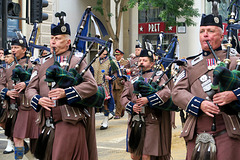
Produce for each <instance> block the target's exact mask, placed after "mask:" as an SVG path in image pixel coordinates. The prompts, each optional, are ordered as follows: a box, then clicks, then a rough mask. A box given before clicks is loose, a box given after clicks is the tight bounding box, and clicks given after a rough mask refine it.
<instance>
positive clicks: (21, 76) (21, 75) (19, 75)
mask: <svg viewBox="0 0 240 160" xmlns="http://www.w3.org/2000/svg"><path fill="white" fill-rule="evenodd" d="M30 77H31V70H29V71H26V70H24V69H23V68H22V66H21V65H16V66H15V68H14V69H13V70H12V80H13V81H15V82H17V81H20V82H25V81H28V80H29V79H30Z"/></svg>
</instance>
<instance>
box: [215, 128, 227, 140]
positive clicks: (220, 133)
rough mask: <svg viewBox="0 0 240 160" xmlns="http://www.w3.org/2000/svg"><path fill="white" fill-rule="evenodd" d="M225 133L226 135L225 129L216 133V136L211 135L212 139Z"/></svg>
mask: <svg viewBox="0 0 240 160" xmlns="http://www.w3.org/2000/svg"><path fill="white" fill-rule="evenodd" d="M225 133H227V130H226V129H224V130H222V131H221V132H218V133H216V134H213V137H214V138H215V137H218V136H221V135H223V134H225Z"/></svg>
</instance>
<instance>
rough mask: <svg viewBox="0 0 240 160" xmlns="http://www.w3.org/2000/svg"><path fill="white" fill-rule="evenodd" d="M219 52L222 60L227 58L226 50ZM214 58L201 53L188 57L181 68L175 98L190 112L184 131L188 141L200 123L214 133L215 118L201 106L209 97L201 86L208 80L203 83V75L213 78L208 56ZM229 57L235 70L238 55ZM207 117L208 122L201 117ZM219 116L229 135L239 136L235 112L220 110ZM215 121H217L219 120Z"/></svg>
mask: <svg viewBox="0 0 240 160" xmlns="http://www.w3.org/2000/svg"><path fill="white" fill-rule="evenodd" d="M216 54H217V56H218V58H220V60H221V61H223V59H225V58H226V52H225V51H222V50H220V51H216ZM212 58H214V57H213V54H209V55H206V56H204V53H203V54H199V55H198V56H196V57H195V58H191V59H188V63H187V66H186V67H183V68H182V69H183V71H182V72H180V74H179V76H178V78H177V80H176V82H175V83H176V84H175V86H174V87H173V90H172V99H173V102H174V104H176V105H177V106H178V107H180V108H182V109H184V110H186V112H188V113H189V116H188V118H187V121H186V123H185V125H184V128H183V131H182V134H181V136H182V137H184V138H185V140H186V141H188V140H192V139H193V138H194V135H195V131H196V129H197V128H198V129H199V127H203V128H204V129H203V130H204V131H206V132H210V133H211V125H212V123H209V122H212V118H210V117H209V116H207V115H206V114H204V113H203V112H202V111H201V110H200V105H201V102H202V101H203V100H206V99H207V97H208V95H207V93H206V92H204V90H203V87H202V85H203V86H205V87H206V85H205V84H206V83H208V82H207V81H206V82H205V84H203V83H201V80H202V81H203V79H204V77H210V80H211V82H212V81H213V69H212V70H209V69H208V64H207V63H208V61H207V59H212ZM230 59H231V63H230V67H229V69H230V70H233V69H235V68H236V60H237V59H239V58H238V57H231V58H230ZM205 75H206V76H205ZM206 118H209V121H208V122H207V123H205V122H204V121H202V123H201V122H200V120H202V119H206ZM217 118H218V119H219V121H222V120H223V121H224V123H225V127H226V130H227V133H228V135H229V136H230V137H232V138H238V139H240V125H239V120H238V117H237V116H236V115H231V116H230V115H226V114H225V113H222V112H221V113H220V115H217ZM198 120H199V121H198ZM203 123H204V124H203ZM216 123H217V124H218V122H216ZM206 127H207V128H206ZM225 127H223V128H222V126H220V127H217V131H216V132H219V131H221V130H224V128H225ZM202 132H203V131H202ZM212 134H214V133H212Z"/></svg>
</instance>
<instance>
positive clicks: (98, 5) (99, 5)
mask: <svg viewBox="0 0 240 160" xmlns="http://www.w3.org/2000/svg"><path fill="white" fill-rule="evenodd" d="M93 10H95V11H97V12H99V13H101V15H103V9H102V0H97V5H96V6H94V7H93Z"/></svg>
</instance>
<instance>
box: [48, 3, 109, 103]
mask: <svg viewBox="0 0 240 160" xmlns="http://www.w3.org/2000/svg"><path fill="white" fill-rule="evenodd" d="M90 15H93V13H92V12H91V7H88V8H87V9H86V10H85V12H84V14H83V17H82V19H81V21H80V25H79V29H78V31H77V34H76V36H75V40H74V42H73V46H72V51H71V54H70V56H69V59H68V62H67V65H66V67H65V68H64V69H63V68H61V66H60V65H59V63H58V62H57V61H55V62H54V65H52V66H50V67H49V68H48V69H47V70H46V79H45V81H46V82H56V85H57V86H58V87H60V88H67V87H70V86H74V85H78V84H80V83H81V82H83V75H84V73H85V72H86V71H87V70H88V69H89V68H90V66H91V65H92V64H93V63H94V62H95V61H96V59H97V58H98V57H99V56H100V55H101V54H102V53H103V51H104V50H105V49H106V48H111V44H112V39H111V38H110V39H109V40H108V41H107V42H106V41H104V40H102V39H100V38H99V36H98V35H97V36H96V37H86V36H83V35H82V34H81V33H82V32H83V31H84V30H85V27H84V26H85V25H87V24H88V23H87V22H88V20H89V16H90ZM94 19H95V20H96V21H97V22H98V24H99V23H100V26H101V25H102V23H101V21H100V20H99V19H98V18H97V17H96V16H94ZM102 26H103V25H102ZM101 30H102V33H104V34H103V35H106V29H105V28H103V29H101ZM80 40H81V41H91V44H90V45H89V48H88V49H87V50H86V53H85V54H84V55H83V56H82V57H81V59H80V61H79V62H78V63H77V64H76V66H75V68H71V69H69V70H68V67H69V63H70V60H71V57H72V55H73V54H74V52H75V51H76V47H77V45H79V43H80ZM95 43H99V44H101V45H103V48H102V49H101V50H100V51H99V52H98V53H97V54H96V55H95V57H94V58H93V60H92V61H91V62H90V63H89V64H88V65H87V66H86V67H85V68H84V69H83V70H82V71H81V72H80V73H78V69H79V66H80V64H81V62H82V61H83V60H84V58H85V57H86V55H87V53H89V51H90V49H91V48H92V47H93V45H94V44H95ZM78 49H79V48H78ZM82 50H83V49H82ZM104 99H105V91H104V89H103V88H102V87H101V86H99V87H98V91H97V93H96V94H94V95H93V96H91V97H89V98H86V99H82V100H81V101H78V102H76V104H75V105H81V106H84V107H101V106H102V105H103V102H104Z"/></svg>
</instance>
